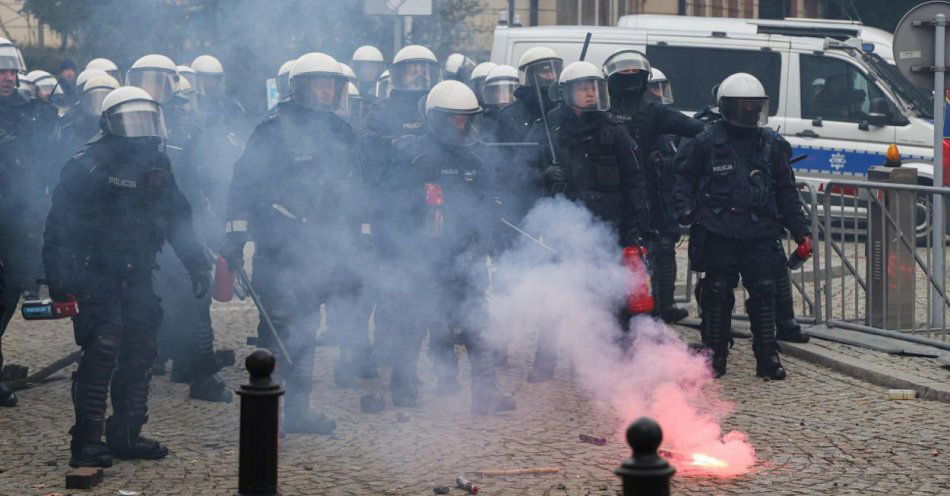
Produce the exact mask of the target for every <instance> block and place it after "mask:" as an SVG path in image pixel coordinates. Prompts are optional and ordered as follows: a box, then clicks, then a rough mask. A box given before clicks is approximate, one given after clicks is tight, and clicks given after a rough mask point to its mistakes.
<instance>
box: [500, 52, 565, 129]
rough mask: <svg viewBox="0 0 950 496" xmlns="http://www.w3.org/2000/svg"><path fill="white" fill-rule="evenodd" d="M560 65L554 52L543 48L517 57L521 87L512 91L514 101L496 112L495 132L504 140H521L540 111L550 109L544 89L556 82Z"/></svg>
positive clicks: (549, 100)
mask: <svg viewBox="0 0 950 496" xmlns="http://www.w3.org/2000/svg"><path fill="white" fill-rule="evenodd" d="M563 65H564V62H563V61H562V60H561V58H560V57H558V56H557V53H555V52H554V50H551V49H550V48H547V47H534V48H530V49H528V50H527V51H526V52H525V53H524V55H522V56H521V59H520V60H519V61H518V79H519V82H520V83H521V87H520V88H518V89H517V90H515V98H516V99H517V100H516V101H515V102H514V103H513V104H511V105H509V106H508V107H506V108H505V109H504V110H502V111H501V112H500V113H499V115H498V127H499V133H498V134H499V136H505V141H507V142H513V143H520V142H523V141H525V138H526V137H527V136H528V133H529V132H530V131H531V128H532V127H533V126H534V124H535V122H537V121H538V119H540V118H541V112H548V111H550V110H551V109H552V108H554V106H555V102H552V101H551V97H550V94H549V92H548V89H549V88H550V87H551V85H553V84H556V83H557V78H558V76H559V75H560V74H561V69H562V67H563Z"/></svg>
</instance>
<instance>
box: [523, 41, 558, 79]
mask: <svg viewBox="0 0 950 496" xmlns="http://www.w3.org/2000/svg"><path fill="white" fill-rule="evenodd" d="M563 67H564V61H563V60H561V58H560V57H558V56H557V52H555V51H554V50H551V49H550V48H548V47H534V48H529V49H528V50H527V51H526V52H524V54H522V55H521V59H520V60H519V61H518V82H520V83H521V85H522V86H535V82H537V85H538V86H539V87H541V88H547V87H548V86H551V85H552V84H554V83H555V81H557V78H558V75H559V74H560V73H561V69H562V68H563Z"/></svg>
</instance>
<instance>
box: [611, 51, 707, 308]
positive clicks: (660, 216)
mask: <svg viewBox="0 0 950 496" xmlns="http://www.w3.org/2000/svg"><path fill="white" fill-rule="evenodd" d="M603 68H604V74H605V75H606V76H607V86H608V88H609V89H610V108H611V112H612V113H613V114H614V115H616V116H617V118H618V119H619V120H620V121H621V122H623V123H624V125H625V126H626V128H627V131H629V132H630V136H631V137H632V138H633V139H634V141H636V143H637V145H639V146H638V149H637V151H638V158H639V159H640V163H641V164H643V165H644V172H645V175H646V180H647V185H648V190H649V192H650V195H649V200H650V233H649V239H648V242H649V250H648V252H647V255H648V257H649V258H650V260H651V262H652V263H651V265H652V267H651V268H652V274H651V275H652V283H653V289H654V291H653V293H654V295H653V296H654V299H655V301H656V314H657V315H658V316H659V317H660V318H662V319H663V320H665V321H666V322H676V321H678V320H681V319H683V318H684V317H686V315H687V314H688V312H687V311H686V310H685V309H681V308H677V307H676V306H675V305H674V303H673V294H674V290H675V287H676V242H677V241H679V238H680V232H679V230H680V227H679V224H678V223H677V222H676V214H675V213H674V211H673V206H672V204H671V203H670V194H669V193H670V190H671V186H672V181H671V179H672V178H671V167H672V155H673V154H675V149H676V143H675V141H676V139H675V138H674V137H672V136H687V137H692V136H695V135H696V134H697V133H699V132H700V131H702V130H703V123H702V122H699V121H697V120H695V119H691V118H689V117H687V116H685V115H683V114H681V113H679V112H677V111H676V110H673V109H672V108H669V107H667V106H666V105H668V104H669V103H672V92H671V91H669V90H668V85H667V86H666V87H663V86H661V84H660V81H659V78H657V79H658V81H655V82H654V83H653V84H655V85H656V88H651V83H650V78H651V70H652V68H651V67H650V61H649V60H647V58H646V56H644V55H643V54H642V53H641V52H638V51H636V50H620V51H618V52H616V53H614V54H613V55H611V56H610V57H608V58H607V60H606V62H604V67H603ZM654 90H658V93H659V94H657V93H654ZM664 95H667V96H666V99H667V100H669V101H668V102H664V101H663V98H664ZM670 135H672V136H670Z"/></svg>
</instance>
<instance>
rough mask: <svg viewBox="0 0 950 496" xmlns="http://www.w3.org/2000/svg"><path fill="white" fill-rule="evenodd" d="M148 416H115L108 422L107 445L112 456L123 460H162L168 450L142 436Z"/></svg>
mask: <svg viewBox="0 0 950 496" xmlns="http://www.w3.org/2000/svg"><path fill="white" fill-rule="evenodd" d="M145 422H148V416H147V415H146V416H142V417H138V416H136V417H133V416H131V415H122V416H116V415H113V416H111V417H109V418H108V419H107V420H106V444H107V445H108V446H109V451H110V452H111V453H112V456H114V457H116V458H119V459H122V460H160V459H162V458H165V457H166V456H167V455H168V448H166V447H165V445H163V444H161V443H159V442H158V441H156V440H154V439H149V438H147V437H144V436H142V435H141V434H142V426H143V425H145Z"/></svg>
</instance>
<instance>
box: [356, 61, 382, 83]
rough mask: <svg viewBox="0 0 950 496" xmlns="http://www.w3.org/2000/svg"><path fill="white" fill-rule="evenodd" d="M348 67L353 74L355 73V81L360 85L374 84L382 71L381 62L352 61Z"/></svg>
mask: <svg viewBox="0 0 950 496" xmlns="http://www.w3.org/2000/svg"><path fill="white" fill-rule="evenodd" d="M350 66H351V67H353V72H354V73H356V79H357V80H359V81H360V82H361V83H372V82H375V81H376V80H377V79H379V75H380V74H382V73H383V69H384V64H383V62H374V61H371V60H354V61H353V62H352V63H351V64H350Z"/></svg>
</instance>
